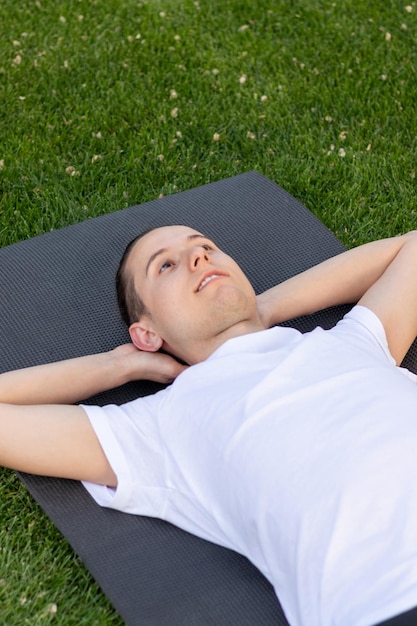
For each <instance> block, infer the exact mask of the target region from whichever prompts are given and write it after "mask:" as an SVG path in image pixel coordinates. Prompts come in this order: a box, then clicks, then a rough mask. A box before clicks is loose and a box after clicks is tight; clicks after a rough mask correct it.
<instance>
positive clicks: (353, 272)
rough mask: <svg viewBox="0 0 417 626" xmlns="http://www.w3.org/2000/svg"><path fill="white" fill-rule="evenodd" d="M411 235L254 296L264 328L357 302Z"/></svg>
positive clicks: (346, 255)
mask: <svg viewBox="0 0 417 626" xmlns="http://www.w3.org/2000/svg"><path fill="white" fill-rule="evenodd" d="M411 236H414V237H415V234H412V233H410V234H407V235H402V236H401V237H393V238H391V239H382V240H380V241H375V242H372V243H369V244H365V245H363V246H358V247H357V248H353V249H352V250H348V251H347V252H344V253H342V254H340V255H338V256H336V257H333V258H331V259H328V260H327V261H324V262H323V263H320V264H319V265H316V266H315V267H312V268H311V269H309V270H306V271H305V272H302V273H301V274H299V275H297V276H294V277H293V278H290V279H289V280H287V281H285V282H283V283H281V284H279V285H277V286H276V287H273V288H272V289H269V290H268V291H265V292H264V293H263V294H261V295H260V296H258V302H259V308H260V310H261V311H262V318H263V320H264V321H265V322H266V324H265V325H268V326H272V325H274V324H278V323H280V322H283V321H285V320H288V319H292V318H294V317H298V316H300V315H307V314H309V313H313V312H315V311H319V310H321V309H324V308H327V307H330V306H335V305H338V304H345V303H353V302H357V301H358V300H359V299H360V298H361V297H362V296H363V294H364V293H365V292H366V291H367V290H368V289H369V288H370V287H371V286H372V285H373V284H374V283H375V282H376V281H377V280H378V279H379V278H380V277H381V275H382V274H383V273H384V271H385V270H386V269H387V267H388V266H389V265H390V264H391V263H392V261H393V260H394V259H395V257H396V256H397V254H398V252H399V251H400V250H401V248H402V247H403V245H404V244H405V242H406V241H408V239H409V238H410V237H411Z"/></svg>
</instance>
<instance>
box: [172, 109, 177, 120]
mask: <svg viewBox="0 0 417 626" xmlns="http://www.w3.org/2000/svg"><path fill="white" fill-rule="evenodd" d="M171 117H173V118H176V117H178V108H177V107H175V109H172V111H171Z"/></svg>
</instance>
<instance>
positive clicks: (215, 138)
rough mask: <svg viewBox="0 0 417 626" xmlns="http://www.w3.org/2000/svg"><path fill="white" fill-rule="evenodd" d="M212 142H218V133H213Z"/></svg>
mask: <svg viewBox="0 0 417 626" xmlns="http://www.w3.org/2000/svg"><path fill="white" fill-rule="evenodd" d="M213 141H220V135H219V133H214V135H213Z"/></svg>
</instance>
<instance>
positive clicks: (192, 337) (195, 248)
mask: <svg viewBox="0 0 417 626" xmlns="http://www.w3.org/2000/svg"><path fill="white" fill-rule="evenodd" d="M126 270H127V271H128V272H130V273H131V274H132V275H133V276H134V280H135V288H136V290H137V291H138V293H139V294H140V297H141V299H142V301H143V302H144V304H145V306H146V308H147V310H148V311H149V316H147V320H146V322H147V323H149V324H151V327H152V330H153V331H155V332H156V333H157V334H158V335H159V336H160V337H161V338H162V340H163V347H164V348H165V349H167V350H168V351H170V352H172V353H173V354H176V355H177V356H180V357H182V358H184V354H185V352H184V350H185V346H190V348H191V347H192V346H193V345H195V346H197V345H203V344H207V345H208V344H209V343H210V342H213V340H214V342H216V339H217V338H221V337H222V336H223V335H224V339H223V340H225V339H227V338H228V335H230V336H233V335H235V334H240V333H239V332H235V331H239V330H240V326H242V330H243V327H245V328H246V326H248V325H252V324H254V323H256V322H257V321H258V317H257V311H256V300H255V293H254V290H253V288H252V286H251V284H250V283H249V281H248V279H247V278H246V276H245V274H244V273H243V272H242V270H241V269H240V267H239V266H238V264H237V263H236V262H235V261H234V260H233V259H232V258H231V257H229V256H228V255H226V254H224V253H223V252H222V251H221V250H220V249H219V248H218V247H217V246H216V245H215V244H214V243H213V242H212V241H211V240H210V239H208V238H207V237H205V236H203V235H202V234H201V233H199V232H198V231H196V230H194V229H192V228H189V227H187V226H165V227H162V228H158V229H156V230H153V231H151V232H150V233H148V234H147V235H145V236H144V237H143V238H142V239H140V240H139V241H138V243H137V244H136V245H135V246H134V248H133V250H132V252H131V254H130V256H129V259H128V262H127V266H126ZM141 321H143V320H141ZM245 332H248V331H247V330H245ZM220 343H221V341H220ZM188 358H189V357H188Z"/></svg>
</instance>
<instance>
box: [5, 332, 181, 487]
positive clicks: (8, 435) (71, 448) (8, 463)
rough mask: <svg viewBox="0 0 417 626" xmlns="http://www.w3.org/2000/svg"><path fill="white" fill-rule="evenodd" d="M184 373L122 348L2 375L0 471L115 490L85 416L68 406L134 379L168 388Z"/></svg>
mask: <svg viewBox="0 0 417 626" xmlns="http://www.w3.org/2000/svg"><path fill="white" fill-rule="evenodd" d="M183 369H184V366H182V365H180V364H179V363H177V362H176V361H175V360H174V359H173V358H172V357H169V356H167V355H163V354H159V353H158V354H152V353H146V352H139V350H137V349H136V348H135V347H134V346H133V345H130V344H126V345H125V346H120V347H118V348H116V349H115V350H112V351H111V352H108V353H103V354H97V355H90V356H85V357H81V358H78V359H71V360H68V361H61V362H59V363H52V364H49V365H42V366H37V367H31V368H26V369H22V370H17V371H14V372H7V373H5V374H2V375H1V376H0V465H3V466H5V467H9V468H12V469H15V470H19V471H24V472H29V473H33V474H42V475H46V476H59V477H61V478H72V479H76V480H88V481H91V482H96V483H99V484H105V485H108V486H116V482H117V481H116V476H115V474H114V472H113V470H112V469H111V467H110V465H109V463H108V461H107V458H106V456H105V454H104V452H103V450H102V448H101V446H100V444H99V442H98V439H97V437H96V435H95V433H94V430H93V428H92V426H91V424H90V422H89V420H88V417H87V415H86V413H85V411H84V410H83V409H82V408H81V407H77V406H70V405H68V404H67V403H69V402H75V401H78V400H81V399H83V398H86V397H88V396H90V395H92V394H95V393H97V392H99V391H104V390H105V389H110V388H113V387H116V386H118V385H121V384H123V383H125V382H128V381H130V380H134V379H148V380H155V381H159V382H170V381H171V380H173V379H174V378H175V377H176V376H177V375H178V374H179V373H180V372H181V371H182V370H183ZM51 403H54V404H51ZM56 403H58V404H56Z"/></svg>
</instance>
